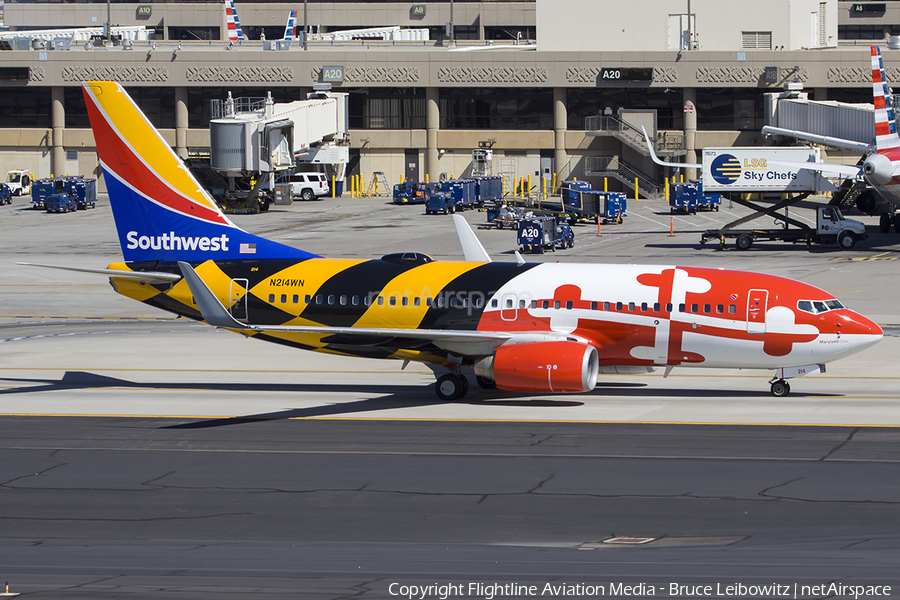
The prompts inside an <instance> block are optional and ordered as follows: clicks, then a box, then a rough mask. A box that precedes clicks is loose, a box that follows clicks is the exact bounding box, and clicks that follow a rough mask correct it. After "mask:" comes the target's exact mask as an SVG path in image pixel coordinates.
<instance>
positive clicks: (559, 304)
mask: <svg viewBox="0 0 900 600" xmlns="http://www.w3.org/2000/svg"><path fill="white" fill-rule="evenodd" d="M561 306H562V302H560V301H559V300H554V301H553V308H555V309H559V308H560V307H561Z"/></svg>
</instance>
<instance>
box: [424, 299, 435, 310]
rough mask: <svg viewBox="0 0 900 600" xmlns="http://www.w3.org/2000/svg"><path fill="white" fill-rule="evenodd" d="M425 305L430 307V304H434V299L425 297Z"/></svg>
mask: <svg viewBox="0 0 900 600" xmlns="http://www.w3.org/2000/svg"><path fill="white" fill-rule="evenodd" d="M425 306H427V307H428V308H431V307H432V306H434V300H433V299H431V298H425Z"/></svg>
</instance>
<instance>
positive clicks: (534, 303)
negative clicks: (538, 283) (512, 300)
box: [531, 300, 537, 308]
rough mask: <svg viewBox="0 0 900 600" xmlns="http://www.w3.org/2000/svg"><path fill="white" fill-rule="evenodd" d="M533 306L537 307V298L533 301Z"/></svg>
mask: <svg viewBox="0 0 900 600" xmlns="http://www.w3.org/2000/svg"><path fill="white" fill-rule="evenodd" d="M531 308H537V300H532V301H531Z"/></svg>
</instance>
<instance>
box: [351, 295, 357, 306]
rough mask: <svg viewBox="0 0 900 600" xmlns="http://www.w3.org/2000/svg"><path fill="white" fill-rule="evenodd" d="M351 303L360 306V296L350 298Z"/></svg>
mask: <svg viewBox="0 0 900 600" xmlns="http://www.w3.org/2000/svg"><path fill="white" fill-rule="evenodd" d="M350 303H351V304H352V305H353V306H359V296H353V298H351V299H350Z"/></svg>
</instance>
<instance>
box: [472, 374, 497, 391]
mask: <svg viewBox="0 0 900 600" xmlns="http://www.w3.org/2000/svg"><path fill="white" fill-rule="evenodd" d="M475 381H476V382H477V383H478V385H480V386H481V387H483V388H484V389H486V390H492V389H494V388H496V387H497V382H496V381H494V380H493V379H488V378H487V377H482V376H481V375H476V376H475Z"/></svg>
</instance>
